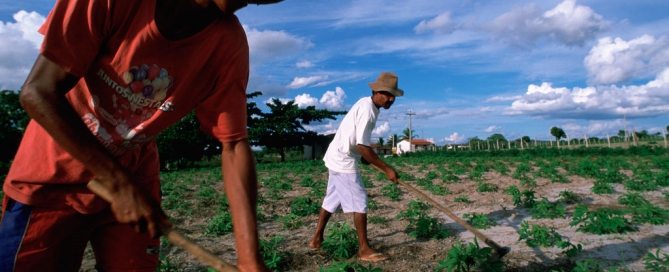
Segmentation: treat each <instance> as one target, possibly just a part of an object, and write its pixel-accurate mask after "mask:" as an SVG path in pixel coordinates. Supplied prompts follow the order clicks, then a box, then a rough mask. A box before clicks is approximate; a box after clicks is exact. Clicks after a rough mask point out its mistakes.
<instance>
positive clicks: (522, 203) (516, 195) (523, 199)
mask: <svg viewBox="0 0 669 272" xmlns="http://www.w3.org/2000/svg"><path fill="white" fill-rule="evenodd" d="M506 193H507V194H509V195H511V199H512V201H513V205H515V206H516V207H525V208H532V207H534V204H535V202H536V200H535V199H534V191H533V190H524V191H522V192H521V191H520V190H519V189H518V187H517V186H516V185H511V186H509V187H508V188H506Z"/></svg>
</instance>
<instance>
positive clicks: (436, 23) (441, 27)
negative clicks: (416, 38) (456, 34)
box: [414, 12, 454, 34]
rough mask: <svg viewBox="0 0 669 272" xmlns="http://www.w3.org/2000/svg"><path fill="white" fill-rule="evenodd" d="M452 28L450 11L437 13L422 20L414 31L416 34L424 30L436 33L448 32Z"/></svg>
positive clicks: (451, 30)
mask: <svg viewBox="0 0 669 272" xmlns="http://www.w3.org/2000/svg"><path fill="white" fill-rule="evenodd" d="M453 30H454V23H453V20H452V19H451V13H450V12H444V13H442V14H439V15H438V16H437V17H434V18H432V19H430V20H427V21H426V20H423V21H421V22H420V23H418V25H416V27H414V31H415V32H416V33H417V34H422V33H425V32H429V31H433V32H434V33H436V34H449V33H451V32H453Z"/></svg>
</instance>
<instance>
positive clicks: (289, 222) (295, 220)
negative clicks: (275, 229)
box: [279, 213, 304, 230]
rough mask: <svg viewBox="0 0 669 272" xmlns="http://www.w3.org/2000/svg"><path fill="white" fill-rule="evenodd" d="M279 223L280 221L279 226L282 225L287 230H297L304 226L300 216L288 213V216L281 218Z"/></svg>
mask: <svg viewBox="0 0 669 272" xmlns="http://www.w3.org/2000/svg"><path fill="white" fill-rule="evenodd" d="M279 221H281V224H282V225H283V227H284V228H286V229H289V230H294V229H297V228H299V227H301V226H302V225H303V224H304V223H303V222H302V220H301V218H300V216H299V215H295V214H293V213H289V214H286V215H284V216H281V218H280V219H279Z"/></svg>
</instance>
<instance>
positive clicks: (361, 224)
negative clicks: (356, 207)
mask: <svg viewBox="0 0 669 272" xmlns="http://www.w3.org/2000/svg"><path fill="white" fill-rule="evenodd" d="M353 224H354V225H355V230H356V232H357V233H358V244H359V249H358V257H367V256H371V255H372V254H375V253H378V252H377V251H376V250H374V249H372V248H371V247H370V246H369V241H368V240H367V214H366V213H353Z"/></svg>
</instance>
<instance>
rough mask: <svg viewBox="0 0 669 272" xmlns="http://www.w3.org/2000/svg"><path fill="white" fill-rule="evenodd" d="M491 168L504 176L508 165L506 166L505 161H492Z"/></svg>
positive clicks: (507, 171) (507, 170)
mask: <svg viewBox="0 0 669 272" xmlns="http://www.w3.org/2000/svg"><path fill="white" fill-rule="evenodd" d="M492 168H493V169H495V171H497V173H499V174H500V175H502V176H506V175H508V174H509V167H508V166H506V163H503V162H498V163H494V164H493V165H492Z"/></svg>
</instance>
